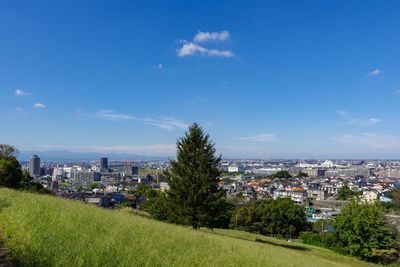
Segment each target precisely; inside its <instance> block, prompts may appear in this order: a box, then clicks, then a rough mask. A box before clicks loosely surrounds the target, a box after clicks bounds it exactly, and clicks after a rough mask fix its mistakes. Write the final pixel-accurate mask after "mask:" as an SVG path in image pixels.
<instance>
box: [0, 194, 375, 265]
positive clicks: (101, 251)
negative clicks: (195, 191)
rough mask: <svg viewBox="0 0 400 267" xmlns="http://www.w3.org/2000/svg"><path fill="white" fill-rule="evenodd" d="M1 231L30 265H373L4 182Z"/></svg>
mask: <svg viewBox="0 0 400 267" xmlns="http://www.w3.org/2000/svg"><path fill="white" fill-rule="evenodd" d="M0 233H1V234H2V235H3V238H4V239H5V242H6V245H7V246H8V248H9V250H10V252H11V253H12V254H13V255H14V257H15V258H16V260H17V261H18V262H19V263H20V264H23V265H31V266H40V265H41V266H45V265H46V266H48V265H51V266H118V265H119V266H133V265H134V266H343V265H345V266H368V265H369V264H367V263H364V262H360V261H358V260H356V259H353V258H348V257H345V256H342V255H338V254H335V253H333V252H331V251H328V250H325V249H322V248H317V247H312V246H307V245H302V244H296V243H288V242H285V241H280V240H276V239H273V238H267V237H260V236H257V235H253V234H250V233H246V232H240V231H233V230H216V231H215V232H214V233H210V232H208V231H195V230H192V229H190V228H187V227H182V226H175V225H171V224H166V223H162V222H158V221H154V220H151V219H147V218H144V217H140V216H135V215H132V214H129V213H127V212H117V211H113V210H104V209H100V208H97V207H92V206H89V205H85V204H83V203H80V202H77V201H72V200H62V199H59V198H55V197H50V196H41V195H33V194H28V193H21V192H16V191H13V190H8V189H0ZM256 237H257V238H261V239H262V240H264V242H254V240H255V238H256ZM248 240H250V241H248Z"/></svg>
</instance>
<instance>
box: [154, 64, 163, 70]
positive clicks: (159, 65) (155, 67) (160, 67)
mask: <svg viewBox="0 0 400 267" xmlns="http://www.w3.org/2000/svg"><path fill="white" fill-rule="evenodd" d="M162 68H163V64H161V63H160V64H158V65H153V69H162Z"/></svg>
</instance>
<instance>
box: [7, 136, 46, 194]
mask: <svg viewBox="0 0 400 267" xmlns="http://www.w3.org/2000/svg"><path fill="white" fill-rule="evenodd" d="M17 153H18V151H17V150H16V149H15V148H14V147H13V146H10V145H4V144H3V145H2V144H0V186H4V187H9V188H13V189H20V190H28V191H30V192H38V193H42V194H52V191H50V190H48V189H46V188H44V187H43V186H42V185H41V184H40V183H37V182H34V181H33V177H32V176H30V175H29V173H27V172H22V170H21V165H20V164H19V162H18V160H17V158H16V154H17Z"/></svg>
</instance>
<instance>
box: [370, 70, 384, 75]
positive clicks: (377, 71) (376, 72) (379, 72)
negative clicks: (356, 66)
mask: <svg viewBox="0 0 400 267" xmlns="http://www.w3.org/2000/svg"><path fill="white" fill-rule="evenodd" d="M381 73H382V71H381V70H379V69H376V70H373V71H371V72H368V73H367V76H376V75H379V74H381Z"/></svg>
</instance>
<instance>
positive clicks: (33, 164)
mask: <svg viewBox="0 0 400 267" xmlns="http://www.w3.org/2000/svg"><path fill="white" fill-rule="evenodd" d="M29 174H30V175H31V176H33V177H38V176H40V158H39V156H38V155H33V156H32V157H31V158H30V160H29Z"/></svg>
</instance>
